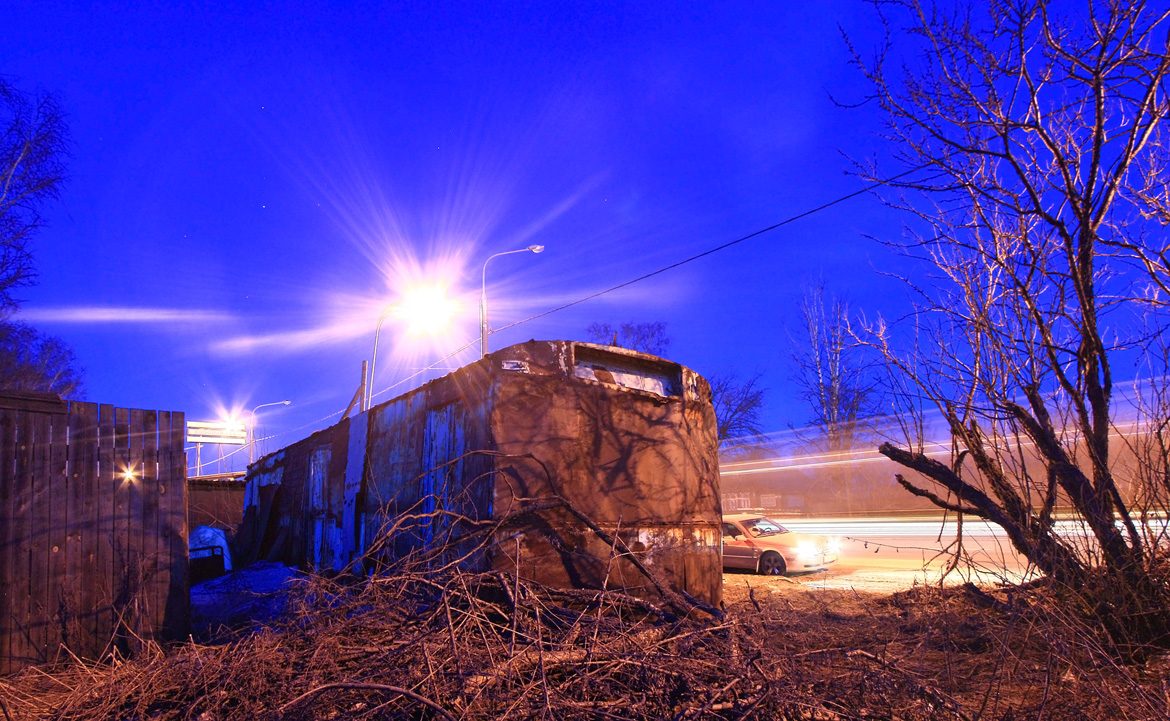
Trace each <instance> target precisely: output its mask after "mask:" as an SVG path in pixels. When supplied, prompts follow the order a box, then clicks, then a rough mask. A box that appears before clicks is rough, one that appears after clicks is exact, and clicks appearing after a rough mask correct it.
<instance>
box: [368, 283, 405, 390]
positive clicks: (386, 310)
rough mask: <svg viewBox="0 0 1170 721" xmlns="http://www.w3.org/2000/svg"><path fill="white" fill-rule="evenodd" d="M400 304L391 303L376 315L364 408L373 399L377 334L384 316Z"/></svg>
mask: <svg viewBox="0 0 1170 721" xmlns="http://www.w3.org/2000/svg"><path fill="white" fill-rule="evenodd" d="M400 305H402V301H398V302H397V303H391V304H390V305H388V306H386V307H385V308H383V309H382V315H380V316H378V327H377V329H375V330H374V355H373V357H372V358H371V359H370V380H369V382H367V383H366V410H369V409H370V406H371V405H373V400H374V366H375V365H376V364H377V362H378V336H379V335H381V334H382V323H383V322H384V321H385V320H386V316H388V315H390V313H391V311H393V310H394V309H395V308H397V307H398V306H400Z"/></svg>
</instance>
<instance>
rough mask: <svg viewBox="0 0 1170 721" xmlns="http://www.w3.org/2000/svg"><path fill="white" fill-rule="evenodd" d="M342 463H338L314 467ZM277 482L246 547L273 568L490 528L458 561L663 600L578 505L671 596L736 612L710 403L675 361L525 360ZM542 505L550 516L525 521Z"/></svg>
mask: <svg viewBox="0 0 1170 721" xmlns="http://www.w3.org/2000/svg"><path fill="white" fill-rule="evenodd" d="M324 448H331V449H332V453H331V454H330V455H329V457H328V458H325V457H324V456H316V455H314V454H315V453H317V452H319V451H321V449H324ZM314 459H316V460H314ZM260 465H261V464H258V466H257V467H254V468H253V469H252V473H253V474H254V475H255V479H254V480H256V482H257V483H259V481H260V479H261V477H262V476H264V474H266V473H272V472H275V471H277V470H282V471H283V481H282V484H283V485H282V488H281V490H280V492H279V493H277V494H275V495H273V494H271V493H269V494H268V495H267V496H266V498H267V502H268V503H269V505H270V506H271V513H269V514H268V515H266V513H265V511H264V503H265V497H259V496H252V497H251V498H252V503H253V505H254V506H256V507H255V508H254V509H253V511H252V513H251V517H252V518H253V521H252V523H253V526H254V528H253V529H252V530H251V531H250V532H249V533H248V534H240V535H241V537H245V536H246V537H247V538H249V539H251V542H252V543H253V544H254V545H255V548H256V550H255V552H254V553H253V555H254V556H255V557H265V558H272V559H275V560H283V561H284V562H286V563H290V564H295V565H317V566H318V567H331V568H341V567H343V566H344V565H345V563H348V562H349V560H350V559H352V558H354V557H356V556H358V555H360V554H361V553H363V552H364V551H365V550H366V549H368V548H370V547H371V544H373V543H374V541H375V539H378V538H379V537H382V538H383V540H382V541H381V542H379V545H378V548H379V549H380V550H379V554H381V555H379V556H377V557H366V559H365V562H366V563H371V562H375V563H376V562H377V561H378V559H379V558H383V559H384V560H391V559H393V558H398V557H402V556H404V555H406V554H408V553H413V552H418V551H427V550H428V549H451V548H457V547H459V544H460V543H462V541H461V540H460V539H461V538H462V537H463V535H464V534H466V533H468V532H469V529H471V528H473V527H476V526H475V523H478V522H484V521H495V522H504V521H508V522H509V523H510V524H512V525H510V526H509V527H508V528H507V529H506V530H505V529H501V530H500V531H499V532H498V533H497V535H496V537H494V538H493V539H492V540H491V542H490V543H488V544H487V545H486V546H483V547H481V548H480V549H479V550H478V551H476V552H475V553H473V554H471V555H469V556H466V557H464V555H463V554H462V553H461V552H460V553H455V554H454V555H452V556H451V557H452V558H455V557H458V558H462V559H463V561H462V562H463V563H464V564H465V565H468V566H469V568H474V569H479V570H486V569H490V568H493V567H494V568H497V569H500V570H506V571H509V572H512V571H516V570H519V571H520V573H521V575H523V576H525V577H528V578H532V579H534V580H537V581H540V582H542V583H547V584H552V585H562V586H566V587H578V588H597V587H600V586H601V585H603V584H608V585H609V586H610V587H611V588H612V587H615V584H620V585H621V586H625V587H627V588H628V589H630V591H631V592H634V593H651V592H652V584H649V583H648V580H647V579H646V578H645V577H643V575H642V573H641V572H640V571H638V570H637V568H636V567H635V566H634V565H633V564H632V563H631V562H630V561H629V559H628V557H626V556H625V555H624V554H617V555H616V556H615V555H614V549H613V547H612V546H610V545H608V544H607V543H605V542H603V541H602V540H601V539H600V538H599V537H598V535H597V534H596V533H594V532H593V531H591V530H589V528H588V527H587V526H585V525H583V524H582V523H581V522H580V521H579V520H578V518H577V517H576V516H575V515H573V514H572V513H570V512H569V511H568V510H567V509H566V508H565V507H564V506H563V505H558V503H559V502H557V501H556V499H564V500H565V501H567V502H568V503H569V504H571V505H572V507H573V508H574V509H576V511H577V512H579V513H581V514H582V515H584V516H585V517H587V518H589V519H590V520H591V521H592V522H593V523H595V524H597V525H598V526H599V527H600V528H601V529H603V531H604V533H606V534H608V535H609V536H610V537H618V538H621V539H622V541H623V543H624V545H625V546H626V547H628V549H629V552H630V553H632V554H634V555H635V556H636V557H637V558H638V559H639V560H641V562H642V563H644V564H645V565H646V566H647V567H649V568H651V570H652V572H653V573H655V574H656V575H657V576H658V577H659V578H660V579H661V580H663V581H665V582H666V583H668V584H670V585H672V586H675V587H677V588H680V589H685V590H686V591H688V592H689V593H691V594H692V595H694V596H696V597H698V598H702V599H704V600H706V601H708V602H711V603H718V602H719V599H720V598H721V583H722V563H721V558H720V554H721V550H720V531H721V525H720V522H721V513H720V507H719V497H720V496H719V474H718V462H717V457H716V440H715V420H714V411H713V409H712V407H711V398H710V389H709V387H708V386H707V383H706V381H704V380H703V379H702V378H701V377H700V376H698V375H697V374H695V373H694V372H693V371H691V370H689V369H687V368H684V367H682V366H679V365H678V364H676V363H672V362H670V361H667V360H663V359H660V358H654V357H651V356H646V355H643V354H640V353H635V352H632V351H624V350H620V349H613V348H608V347H606V346H595V345H590V344H584V343H572V342H567V341H531V342H528V343H521V344H518V345H515V346H511V347H509V348H505V349H502V350H500V351H497V352H496V353H493V354H491V355H490V356H488V357H487V358H485V359H481V360H479V361H477V362H475V363H472V364H470V365H468V366H466V367H464V368H462V369H460V370H458V371H455V372H453V373H451V374H448V375H447V376H444V377H443V378H439V379H437V380H434V381H431V382H430V383H427V384H426V385H424V386H422V387H421V388H418V389H416V390H414V391H412V392H410V393H407V394H405V395H403V396H400V397H398V398H395V399H392V400H390V401H387V402H386V403H383V404H381V405H379V406H376V407H374V408H373V409H371V410H370V411H368V412H367V413H365V414H360V415H358V416H355V417H353V418H350V419H346V420H343V421H342V422H341V423H339V424H337V425H336V426H333V427H331V428H329V429H326V430H324V431H319V432H317V433H315V434H313V436H311V437H310V438H308V439H305V440H304V441H301V442H299V443H296V444H293V445H292V446H289V447H287V448H286V449H284V450H283V452H282V454H281V458H280V459H279V460H273V461H272V462H269V461H268V459H265V464H263V466H264V467H263V468H261V467H260ZM266 469H267V470H266ZM249 478H250V480H252V477H251V476H250V477H249ZM277 478H278V479H280V478H281V477H280V476H277ZM317 484H320V488H318V487H317ZM550 501H552V503H551V504H550ZM533 503H539V504H540V508H541V509H543V510H539V511H538V512H536V513H531V512H528V511H525V513H524V514H522V515H521V516H519V520H516V521H512V520H509V519H511V518H512V517H513V516H514V515H515V514H516V512H517V511H521V510H525V509H527V508H528V507H529V505H530V504H533ZM245 518H246V520H247V518H248V512H247V511H246V514H245ZM461 519H467V521H470V522H471V523H466V522H464V521H463V520H461ZM516 523H519V524H520V525H519V526H517V525H515V524H516ZM391 528H393V530H394V532H393V533H392V534H390V535H385V536H383V535H382V534H385V533H386V532H387V531H388V530H390V529H391ZM306 536H307V537H306ZM517 550H518V551H519V553H518V554H517ZM444 552H447V551H444Z"/></svg>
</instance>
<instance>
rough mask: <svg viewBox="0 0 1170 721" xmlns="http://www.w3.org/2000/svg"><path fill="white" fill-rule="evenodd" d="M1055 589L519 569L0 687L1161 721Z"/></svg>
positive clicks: (275, 703)
mask: <svg viewBox="0 0 1170 721" xmlns="http://www.w3.org/2000/svg"><path fill="white" fill-rule="evenodd" d="M1100 637H1101V634H1100V633H1097V632H1096V631H1095V630H1094V629H1091V628H1086V627H1083V626H1081V625H1079V624H1078V623H1076V622H1073V621H1071V620H1069V619H1068V618H1067V617H1065V616H1064V615H1063V614H1061V613H1060V612H1059V606H1057V605H1056V604H1053V603H1051V602H1050V601H1049V600H1048V598H1047V596H1046V592H1045V590H1044V589H1043V588H1041V587H1034V588H1029V589H1018V588H1017V589H1001V590H992V591H986V590H978V589H974V588H973V587H970V588H951V589H938V588H933V587H929V588H915V589H912V590H910V591H906V592H902V593H896V594H893V595H866V594H860V593H855V592H852V591H829V590H817V591H813V590H809V589H808V588H807V587H803V586H800V585H798V584H792V583H790V582H786V581H785V580H784V579H762V578H755V577H751V578H748V577H736V582H735V583H732V584H728V586H727V598H726V612H725V614H724V615H723V617H722V618H719V617H713V616H711V615H710V614H707V613H703V612H702V611H699V610H695V611H693V612H692V613H689V614H687V615H686V616H681V615H680V614H678V613H677V612H676V611H674V610H671V609H668V608H663V607H659V606H657V605H655V604H652V603H648V602H646V601H643V600H639V599H634V598H631V597H629V596H626V595H625V594H623V593H621V592H620V591H606V592H599V591H561V590H555V589H548V588H543V587H540V586H536V585H534V584H531V583H527V582H523V581H521V582H519V583H517V581H516V579H515V578H514V577H512V576H509V575H504V574H479V575H473V574H466V573H459V572H456V571H451V570H448V571H444V572H440V573H437V574H430V573H426V572H422V571H417V570H416V571H407V570H400V571H398V572H396V573H395V574H393V575H391V576H386V577H379V578H374V579H371V580H368V581H365V582H360V583H358V582H351V583H345V582H341V581H339V580H329V579H325V578H311V579H307V580H305V581H303V582H302V583H300V584H299V586H298V587H297V588H296V589H295V592H294V598H293V601H292V605H291V610H290V613H289V614H288V615H287V616H286V617H285V618H284V619H283V620H282V621H281V622H280V623H279V624H276V625H271V626H269V627H266V628H264V629H262V630H261V631H259V632H253V633H246V634H244V633H241V634H239V635H236V636H234V637H228V638H224V639H220V640H219V641H217V642H214V643H208V644H196V643H188V644H185V645H180V646H176V647H172V648H168V649H165V650H164V649H158V648H150V649H148V650H147V651H146V652H144V653H142V654H141V655H140V656H139V657H138V658H135V659H131V660H128V661H122V662H118V663H112V664H106V665H100V666H92V665H81V664H73V665H70V666H64V667H59V668H53V669H42V670H29V671H25V672H23V673H22V674H21V675H19V676H16V677H13V678H9V679H6V680H4V681H0V699H3V702H4V703H3V709H0V711H3V713H4V714H5V715H6V716H7V717H8V718H9V719H12V720H14V721H15V720H18V719H40V718H52V719H199V720H200V721H204V720H207V721H210V720H211V719H257V718H260V719H265V718H271V719H276V718H286V719H374V718H410V719H439V718H442V719H498V718H509V719H512V718H550V719H561V718H565V719H577V718H580V719H585V718H589V719H664V718H670V719H702V718H706V719H716V718H718V719H747V718H759V719H873V718H879V719H1038V718H1044V719H1162V718H1168V716H1167V711H1166V709H1167V706H1168V702H1170V698H1168V696H1170V662H1168V661H1167V658H1166V657H1165V656H1162V655H1156V654H1154V655H1151V656H1150V657H1149V659H1148V660H1147V661H1146V662H1145V663H1144V664H1143V665H1131V666H1128V667H1124V666H1121V665H1118V664H1117V663H1115V662H1113V661H1112V660H1111V656H1110V655H1109V654H1108V653H1107V652H1106V650H1105V649H1102V648H1100V647H1098V645H1097V639H1098V638H1100Z"/></svg>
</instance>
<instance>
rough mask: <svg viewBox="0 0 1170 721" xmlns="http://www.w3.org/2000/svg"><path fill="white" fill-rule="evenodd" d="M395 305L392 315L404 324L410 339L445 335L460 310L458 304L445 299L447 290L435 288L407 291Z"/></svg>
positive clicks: (431, 286) (448, 298)
mask: <svg viewBox="0 0 1170 721" xmlns="http://www.w3.org/2000/svg"><path fill="white" fill-rule="evenodd" d="M395 306H396V307H395V309H394V311H393V314H394V315H395V316H396V317H398V318H399V319H400V320H403V321H405V322H406V331H407V333H408V334H410V335H413V336H421V335H439V334H442V333H445V332H447V330H448V329H449V328H450V326H451V321H452V320H453V319H454V318H455V316H456V315H458V314H459V311H460V306H459V302H458V301H456V300H455V299H453V298H450V297H448V296H447V289H446V288H444V287H442V286H438V285H420V286H414V287H411V288H407V289H406V290H404V291H403V293H402V300H401V301H399V302H398V303H396V304H395Z"/></svg>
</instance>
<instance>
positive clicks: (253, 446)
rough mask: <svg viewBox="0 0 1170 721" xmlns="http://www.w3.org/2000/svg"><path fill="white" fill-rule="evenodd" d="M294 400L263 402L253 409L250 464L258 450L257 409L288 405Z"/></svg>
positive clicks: (250, 434) (249, 443)
mask: <svg viewBox="0 0 1170 721" xmlns="http://www.w3.org/2000/svg"><path fill="white" fill-rule="evenodd" d="M289 403H292V401H276V402H275V403H261V404H260V405H258V406H256V407H255V408H253V409H252V414H251V415H252V425H251V426H250V427H249V428H248V438H249V440H248V465H249V466H250V465H252V462H253V461H254V460H255V452H256V411H258V410H260V409H261V408H267V407H268V406H287V405H288V404H289Z"/></svg>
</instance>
